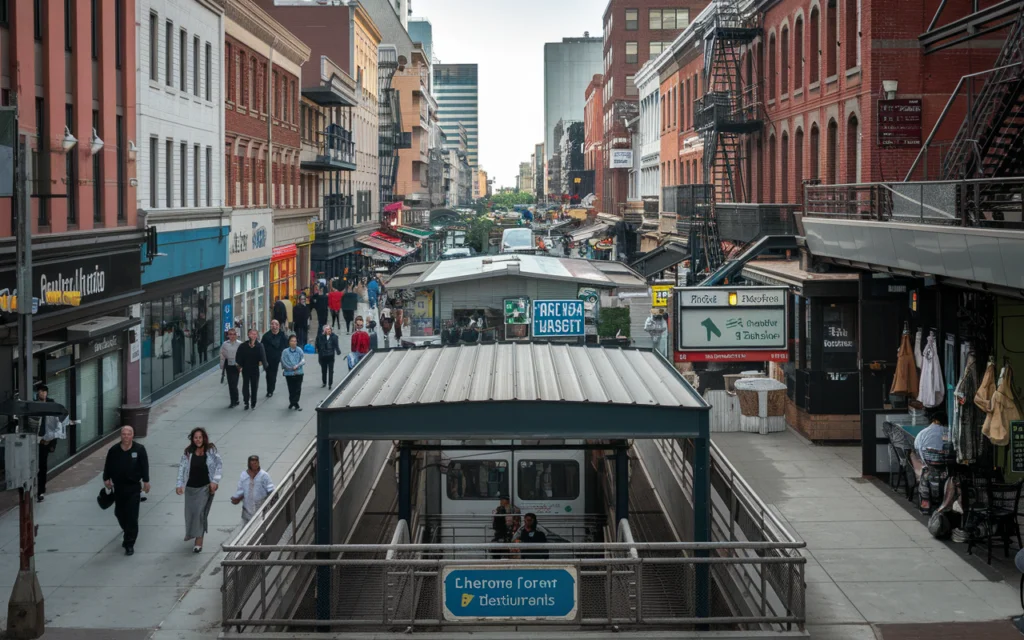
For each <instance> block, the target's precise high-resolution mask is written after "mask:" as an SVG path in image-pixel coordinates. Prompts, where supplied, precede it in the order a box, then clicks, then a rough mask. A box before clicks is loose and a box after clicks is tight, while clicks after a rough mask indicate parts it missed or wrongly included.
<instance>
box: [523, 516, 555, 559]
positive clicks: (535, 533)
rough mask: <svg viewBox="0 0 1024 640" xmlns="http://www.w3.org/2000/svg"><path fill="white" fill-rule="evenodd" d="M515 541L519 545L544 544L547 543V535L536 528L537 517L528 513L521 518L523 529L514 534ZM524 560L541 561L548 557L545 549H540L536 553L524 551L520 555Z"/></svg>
mask: <svg viewBox="0 0 1024 640" xmlns="http://www.w3.org/2000/svg"><path fill="white" fill-rule="evenodd" d="M516 540H518V542H519V544H546V543H547V541H548V537H547V535H546V534H545V533H544V532H543V531H541V530H540V529H538V528H537V515H536V514H533V513H528V514H526V515H525V516H523V528H522V529H520V530H519V532H518V533H517V534H516ZM522 555H523V557H524V558H536V559H543V558H547V557H548V551H547V549H540V550H537V551H524V552H523V553H522Z"/></svg>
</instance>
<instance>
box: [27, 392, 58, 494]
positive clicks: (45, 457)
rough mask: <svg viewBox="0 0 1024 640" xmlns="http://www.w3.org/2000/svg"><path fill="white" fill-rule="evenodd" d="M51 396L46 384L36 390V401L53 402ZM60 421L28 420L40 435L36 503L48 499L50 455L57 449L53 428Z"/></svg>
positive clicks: (48, 419) (40, 418)
mask: <svg viewBox="0 0 1024 640" xmlns="http://www.w3.org/2000/svg"><path fill="white" fill-rule="evenodd" d="M49 394H50V388H49V387H47V386H46V385H45V384H41V385H39V388H38V389H36V401H37V402H53V398H50V397H48V396H49ZM58 421H59V420H58V418H57V417H55V416H44V417H34V418H29V420H28V423H29V426H31V427H32V428H33V429H35V431H36V433H38V434H39V473H38V475H37V476H36V502H42V501H43V500H45V499H46V472H47V471H49V470H50V465H49V459H50V454H51V453H53V452H54V451H55V450H56V448H57V436H56V435H55V432H56V429H54V428H53V426H54V423H55V422H58Z"/></svg>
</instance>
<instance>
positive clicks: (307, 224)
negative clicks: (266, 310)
mask: <svg viewBox="0 0 1024 640" xmlns="http://www.w3.org/2000/svg"><path fill="white" fill-rule="evenodd" d="M315 238H316V224H315V219H311V218H310V216H309V212H308V211H297V210H292V209H276V210H275V211H274V244H273V247H274V249H273V251H271V255H270V275H269V280H268V282H269V284H270V299H269V303H270V304H273V303H274V302H276V301H277V300H279V299H286V300H291V301H292V303H295V302H297V301H298V293H299V291H300V290H301V289H302V288H303V287H308V286H309V284H310V273H309V272H310V249H311V247H312V245H313V242H314V240H315Z"/></svg>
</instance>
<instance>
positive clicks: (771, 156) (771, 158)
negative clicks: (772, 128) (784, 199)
mask: <svg viewBox="0 0 1024 640" xmlns="http://www.w3.org/2000/svg"><path fill="white" fill-rule="evenodd" d="M765 160H766V161H767V164H768V202H775V167H776V165H777V164H778V158H777V157H776V156H775V134H774V133H773V134H772V135H770V136H768V157H767V158H765Z"/></svg>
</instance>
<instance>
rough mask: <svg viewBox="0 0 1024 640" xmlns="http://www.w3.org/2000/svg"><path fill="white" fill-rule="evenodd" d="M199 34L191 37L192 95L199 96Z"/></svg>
mask: <svg viewBox="0 0 1024 640" xmlns="http://www.w3.org/2000/svg"><path fill="white" fill-rule="evenodd" d="M199 87H200V84H199V36H195V37H193V38H192V95H194V96H195V97H197V98H198V97H199Z"/></svg>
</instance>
